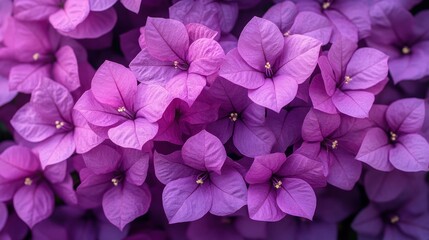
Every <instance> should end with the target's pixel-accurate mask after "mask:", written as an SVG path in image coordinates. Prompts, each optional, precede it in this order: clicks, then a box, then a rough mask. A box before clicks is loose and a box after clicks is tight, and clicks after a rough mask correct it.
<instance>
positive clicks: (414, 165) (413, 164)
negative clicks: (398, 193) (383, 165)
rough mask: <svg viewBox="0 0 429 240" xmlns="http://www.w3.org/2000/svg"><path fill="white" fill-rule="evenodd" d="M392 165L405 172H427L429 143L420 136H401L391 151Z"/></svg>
mask: <svg viewBox="0 0 429 240" xmlns="http://www.w3.org/2000/svg"><path fill="white" fill-rule="evenodd" d="M389 159H390V162H391V163H392V165H393V166H394V167H395V168H397V169H399V170H402V171H405V172H415V171H425V170H427V169H428V167H429V143H428V142H427V141H426V139H425V138H423V137H422V136H421V135H419V134H407V135H404V136H400V137H399V139H398V143H397V144H396V145H395V147H393V148H392V149H390V152H389Z"/></svg>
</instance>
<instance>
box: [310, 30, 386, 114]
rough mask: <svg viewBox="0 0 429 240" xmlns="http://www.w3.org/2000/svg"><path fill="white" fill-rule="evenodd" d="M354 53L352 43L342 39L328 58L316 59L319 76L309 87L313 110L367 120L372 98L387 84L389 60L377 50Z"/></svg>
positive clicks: (332, 49)
mask: <svg viewBox="0 0 429 240" xmlns="http://www.w3.org/2000/svg"><path fill="white" fill-rule="evenodd" d="M356 49H357V45H356V44H355V43H353V42H351V41H349V40H347V39H345V38H343V39H342V40H341V41H337V42H335V43H333V44H332V47H331V49H330V50H329V52H328V54H327V56H325V55H323V56H321V57H320V58H319V67H320V70H321V74H320V75H316V76H315V77H314V78H313V80H312V82H311V84H310V98H311V101H312V102H313V105H314V108H316V109H317V110H320V111H323V112H326V113H331V114H335V113H337V112H341V113H344V114H346V115H349V116H352V117H356V118H365V117H368V113H369V110H370V109H371V106H372V104H373V103H374V94H375V93H376V92H377V91H378V89H379V88H380V87H381V88H382V87H383V86H384V84H385V83H386V77H387V71H388V67H387V59H388V57H387V56H386V55H385V54H384V53H382V52H380V51H378V50H376V49H372V48H359V49H357V50H356ZM380 85H381V86H380Z"/></svg>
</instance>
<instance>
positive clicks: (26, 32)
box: [0, 18, 86, 93]
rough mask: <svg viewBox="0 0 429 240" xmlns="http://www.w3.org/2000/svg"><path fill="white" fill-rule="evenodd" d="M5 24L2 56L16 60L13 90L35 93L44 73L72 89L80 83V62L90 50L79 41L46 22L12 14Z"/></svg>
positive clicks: (12, 81)
mask: <svg viewBox="0 0 429 240" xmlns="http://www.w3.org/2000/svg"><path fill="white" fill-rule="evenodd" d="M5 27H6V29H5V36H4V45H5V46H4V47H0V59H11V60H13V61H14V62H15V64H14V66H13V67H12V68H11V70H10V74H9V88H10V90H16V91H20V92H24V93H31V91H32V90H33V89H34V88H35V87H36V86H37V85H38V84H39V82H40V81H41V80H42V79H43V78H44V77H49V78H51V79H54V80H55V81H57V82H59V83H61V84H62V85H64V86H65V87H67V89H69V90H70V91H73V90H76V89H77V88H78V87H79V86H80V82H79V72H78V64H79V62H85V61H86V52H85V50H84V49H83V48H82V47H81V46H80V45H79V44H78V43H77V42H75V41H74V40H71V39H68V38H65V37H61V36H60V35H58V34H57V33H55V32H54V31H52V30H49V25H48V24H46V23H43V22H23V21H19V20H16V19H13V18H9V19H8V21H7V23H6V26H5ZM17 39H20V40H19V41H17Z"/></svg>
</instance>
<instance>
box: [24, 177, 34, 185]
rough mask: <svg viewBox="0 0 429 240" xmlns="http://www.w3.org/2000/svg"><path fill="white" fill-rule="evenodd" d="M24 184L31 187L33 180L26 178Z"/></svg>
mask: <svg viewBox="0 0 429 240" xmlns="http://www.w3.org/2000/svg"><path fill="white" fill-rule="evenodd" d="M24 184H25V185H27V186H31V184H33V180H31V178H29V177H27V178H25V179H24Z"/></svg>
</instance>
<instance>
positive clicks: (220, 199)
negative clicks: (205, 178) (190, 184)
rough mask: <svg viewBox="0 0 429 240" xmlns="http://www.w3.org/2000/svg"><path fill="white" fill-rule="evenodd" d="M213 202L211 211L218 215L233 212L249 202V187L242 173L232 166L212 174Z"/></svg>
mask: <svg viewBox="0 0 429 240" xmlns="http://www.w3.org/2000/svg"><path fill="white" fill-rule="evenodd" d="M210 187H211V192H212V196H213V203H212V207H211V209H210V213H212V214H214V215H218V216H225V215H228V214H232V213H234V212H236V211H237V210H239V209H240V208H241V207H243V206H244V205H246V203H247V187H246V183H245V182H244V179H243V177H242V176H241V174H240V173H239V172H238V171H236V170H235V169H234V168H232V167H225V168H223V169H222V174H221V175H219V174H216V173H212V174H210Z"/></svg>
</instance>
